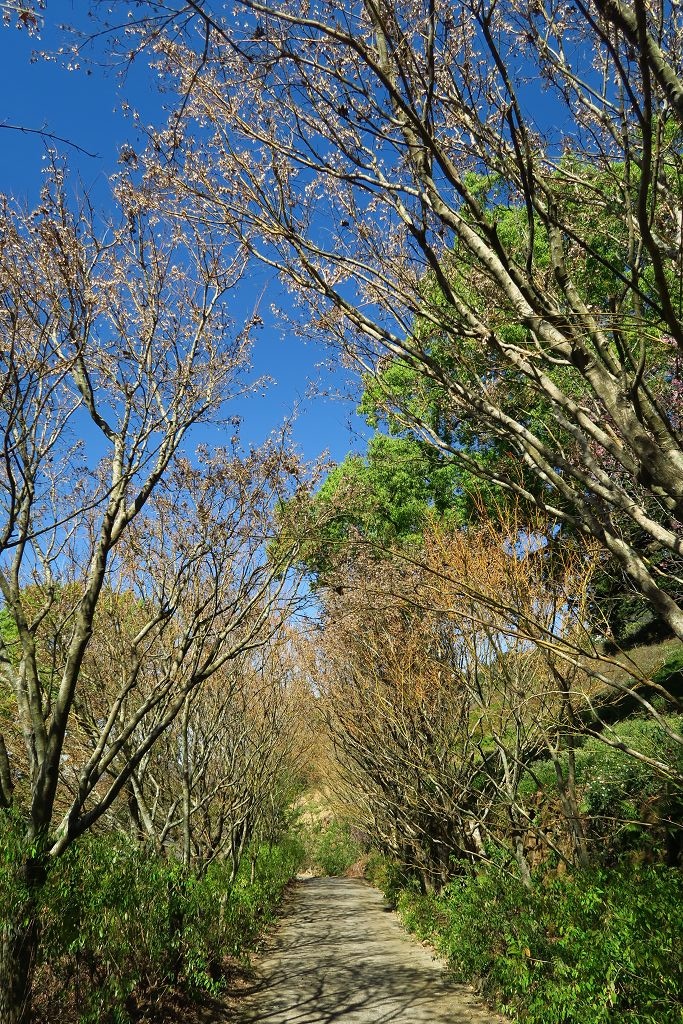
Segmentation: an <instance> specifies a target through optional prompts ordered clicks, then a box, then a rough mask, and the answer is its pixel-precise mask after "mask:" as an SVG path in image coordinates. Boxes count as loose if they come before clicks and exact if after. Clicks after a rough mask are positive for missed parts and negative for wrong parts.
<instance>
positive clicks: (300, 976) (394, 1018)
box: [238, 878, 503, 1024]
mask: <svg viewBox="0 0 683 1024" xmlns="http://www.w3.org/2000/svg"><path fill="white" fill-rule="evenodd" d="M257 966H258V969H259V975H260V978H261V984H260V985H259V986H258V987H257V989H256V990H255V991H254V992H253V993H252V994H250V995H249V996H248V997H247V998H246V999H245V1000H244V1002H243V1003H242V1004H241V1006H240V1010H239V1014H238V1020H239V1022H240V1024H257V1022H258V1024H261V1022H263V1024H336V1022H338V1024H497V1022H500V1021H502V1020H503V1018H502V1017H499V1016H498V1015H497V1014H493V1013H491V1012H489V1011H487V1010H485V1009H483V1008H482V1006H481V1004H480V1003H478V1001H477V999H476V998H475V996H474V995H473V994H472V992H470V991H469V989H468V988H467V987H466V986H462V985H458V986H453V985H448V984H447V983H446V982H445V980H444V978H443V974H442V966H443V965H442V964H441V963H440V962H439V961H435V960H434V959H433V957H432V955H431V953H430V952H429V951H427V950H426V949H424V948H423V947H422V946H421V945H419V943H417V942H415V940H413V939H411V938H410V937H409V936H408V935H406V933H405V932H404V931H403V930H402V928H401V927H400V925H399V924H398V922H397V920H396V918H395V916H394V915H393V914H392V913H390V912H389V911H388V909H387V908H386V907H385V904H384V900H383V899H382V896H381V895H380V894H379V893H378V892H376V891H375V890H374V889H370V888H369V887H368V886H366V885H364V884H363V883H362V882H359V881H356V880H353V879H345V878H310V879H307V880H306V881H303V882H300V883H298V885H297V888H296V889H295V891H294V893H293V895H292V896H291V898H290V902H289V905H288V908H287V911H286V915H285V920H284V922H283V924H282V926H281V927H280V929H279V931H278V933H277V935H276V937H275V940H274V943H273V947H272V949H271V950H270V952H269V953H267V954H266V955H265V956H264V957H263V958H262V959H261V960H260V962H259V964H258V965H257Z"/></svg>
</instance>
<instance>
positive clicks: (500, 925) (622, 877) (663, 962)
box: [398, 868, 683, 1024]
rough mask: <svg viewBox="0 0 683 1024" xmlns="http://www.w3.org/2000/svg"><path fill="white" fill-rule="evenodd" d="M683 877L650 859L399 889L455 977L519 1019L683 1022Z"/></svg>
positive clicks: (412, 921)
mask: <svg viewBox="0 0 683 1024" xmlns="http://www.w3.org/2000/svg"><path fill="white" fill-rule="evenodd" d="M682 901H683V878H681V875H680V873H679V872H677V871H672V870H668V869H665V868H658V869H655V868H647V869H642V870H640V871H638V872H634V871H633V869H630V868H628V869H622V870H619V871H617V870H612V871H604V870H603V871H600V870H594V871H591V872H582V873H577V874H575V875H573V876H571V877H569V876H563V877H558V878H553V879H546V880H545V881H540V882H539V884H538V885H537V886H536V888H535V889H534V890H533V891H529V890H527V889H525V888H524V886H523V885H522V884H521V882H520V881H519V880H518V879H516V878H514V877H512V876H510V875H509V874H505V873H503V872H501V871H498V870H497V869H496V870H493V869H492V870H488V871H482V872H481V873H479V874H477V875H471V876H469V877H465V878H458V879H456V880H455V881H453V882H451V883H450V884H449V886H447V887H446V889H444V890H443V891H442V893H441V894H440V895H439V896H438V897H435V896H424V895H420V894H418V893H415V892H411V891H409V890H407V891H405V892H404V893H402V894H401V896H400V897H399V901H398V904H399V910H400V911H401V912H402V916H403V918H404V920H405V922H406V924H407V925H408V926H410V927H412V928H413V929H414V930H415V931H416V932H417V933H418V934H420V935H421V936H422V937H426V938H430V939H431V940H432V941H433V942H434V943H435V945H436V946H437V948H438V949H439V951H440V952H441V953H442V954H443V955H445V956H446V957H447V958H448V960H449V963H450V967H451V970H452V971H453V973H454V974H455V975H456V977H458V978H459V979H460V980H463V981H472V980H473V979H475V978H478V979H480V980H481V987H482V990H483V992H484V993H485V995H486V996H487V997H488V998H490V999H491V1000H492V1001H495V1002H496V1003H497V1005H498V1006H499V1008H501V1009H503V1010H504V1011H505V1012H507V1013H509V1014H510V1015H511V1017H512V1018H513V1019H516V1020H519V1021H524V1022H526V1024H569V1022H571V1024H617V1022H618V1024H622V1022H627V1024H680V1022H681V1021H682V1020H683V920H682V919H681V915H680V906H681V905H682Z"/></svg>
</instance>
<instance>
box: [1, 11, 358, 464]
mask: <svg viewBox="0 0 683 1024" xmlns="http://www.w3.org/2000/svg"><path fill="white" fill-rule="evenodd" d="M85 7H86V5H84V4H82V3H80V2H76V0H51V2H50V3H49V4H48V9H47V15H46V21H45V24H44V27H43V29H42V31H41V37H40V39H36V38H31V37H29V36H28V34H27V33H26V32H25V31H19V30H17V29H15V28H5V29H2V30H0V95H1V96H2V101H1V104H0V124H2V125H4V126H8V125H16V126H18V127H21V128H25V129H32V130H34V131H38V130H40V131H46V132H50V133H52V134H54V135H57V136H61V137H62V138H64V139H68V140H69V141H70V142H72V143H74V144H75V146H78V147H80V148H81V149H82V150H86V151H87V152H88V153H91V154H94V155H93V156H89V155H86V154H85V153H83V152H80V151H79V150H77V149H75V148H74V147H72V146H68V145H66V144H63V143H59V142H51V141H48V140H46V139H44V138H43V137H41V136H40V135H38V134H24V133H22V132H19V131H15V130H13V129H11V128H9V127H4V128H3V129H2V130H1V131H0V192H4V193H5V194H7V195H12V196H14V197H15V198H16V199H17V200H18V201H19V202H20V203H22V204H26V205H27V206H32V205H33V204H35V202H36V200H37V198H38V195H39V192H40V186H41V181H42V171H43V168H44V166H45V154H46V150H47V148H48V147H50V146H52V147H54V148H55V149H56V150H57V151H58V152H60V153H62V154H64V155H65V156H66V157H67V158H68V163H69V166H70V168H71V177H72V180H73V184H74V187H79V188H83V189H85V190H87V192H88V193H89V194H90V195H91V196H92V197H93V199H94V201H95V204H96V205H97V206H100V207H106V204H107V202H108V197H109V188H108V183H107V181H108V175H109V174H110V173H112V172H113V171H115V170H116V169H117V159H118V152H119V149H120V147H121V145H122V144H123V143H124V142H127V143H130V144H132V145H133V146H135V145H136V143H140V144H141V141H142V140H140V139H138V138H136V131H135V127H134V125H133V124H132V122H131V120H130V117H128V116H126V115H125V114H124V113H123V112H122V109H121V104H122V101H123V100H124V99H125V100H128V102H130V104H131V105H132V106H134V107H136V108H137V109H138V110H140V113H141V115H142V118H143V121H149V120H151V119H153V118H155V117H156V116H159V115H160V112H161V99H160V98H159V96H158V95H157V94H155V92H154V91H153V89H152V87H151V82H152V81H153V79H152V77H151V76H150V75H148V74H146V73H145V71H144V69H143V68H140V70H139V71H136V70H135V69H133V72H132V73H130V74H129V75H128V78H127V81H125V82H121V81H119V79H118V78H117V76H116V75H115V74H114V73H113V72H112V71H111V70H110V71H105V70H104V69H102V70H99V69H97V68H93V69H91V71H90V73H89V74H87V73H86V71H85V70H84V69H83V68H80V69H76V70H68V68H67V67H66V63H67V59H66V58H60V59H59V60H57V61H54V62H50V61H46V60H44V59H34V56H33V55H34V52H35V51H36V50H39V49H43V50H46V51H50V52H54V51H55V50H57V49H58V47H59V46H63V45H64V44H65V42H66V40H65V37H64V35H63V34H62V33H60V32H59V30H58V28H57V26H58V25H59V23H60V22H65V23H69V24H72V23H74V22H78V21H79V15H80V17H81V18H82V13H83V10H84V8H85ZM86 9H87V8H86ZM81 24H82V22H81ZM250 284H251V288H250V289H247V298H246V299H245V302H246V303H248V308H246V309H245V311H244V312H245V316H246V315H248V314H249V313H250V312H251V310H252V308H253V301H254V299H255V297H256V296H259V295H260V294H261V293H262V292H264V297H263V300H262V303H261V308H260V312H261V315H262V317H263V319H264V321H265V323H266V326H265V328H264V330H262V331H261V332H260V334H259V336H258V338H257V340H256V346H255V353H254V357H255V364H256V366H255V369H256V373H257V374H259V375H261V374H266V375H268V376H269V377H271V378H273V379H274V380H275V382H276V383H275V384H274V385H272V386H271V387H270V388H269V389H268V391H267V393H266V395H265V397H253V398H250V399H249V401H248V402H247V403H243V404H241V405H240V406H239V408H238V409H237V412H238V413H239V414H240V415H241V416H242V417H243V421H244V422H243V430H242V434H243V440H244V442H245V443H247V444H249V443H255V444H258V443H259V442H260V441H261V440H262V439H263V438H264V437H265V436H266V435H267V434H268V433H270V431H271V430H273V429H276V428H277V427H278V426H279V425H280V424H281V423H282V422H283V420H284V419H286V418H288V417H290V416H291V414H292V412H293V410H294V408H295V407H298V415H297V419H296V421H295V425H294V438H295V440H296V443H297V445H298V447H299V448H300V450H301V451H302V452H303V454H304V456H305V457H306V458H308V459H314V458H316V457H317V456H318V455H320V454H321V453H322V452H323V451H325V450H328V451H329V452H330V455H331V456H332V458H333V459H335V460H337V461H339V460H341V459H342V458H343V457H344V455H345V454H346V453H347V452H348V451H349V450H352V449H355V450H359V449H360V450H362V449H363V447H364V443H363V439H362V436H361V434H362V432H363V428H364V424H363V423H362V421H360V420H359V419H358V417H356V416H355V415H354V404H353V402H350V401H348V400H347V401H344V400H340V399H338V400H330V399H327V398H324V397H321V396H319V397H310V392H311V390H312V385H313V390H315V385H316V382H317V381H320V382H321V386H322V390H323V391H333V392H344V391H345V390H346V384H345V375H344V374H342V373H341V372H333V371H331V370H330V369H329V368H321V366H320V364H321V363H322V362H324V361H325V360H326V358H327V357H328V354H327V353H325V352H323V351H322V350H321V349H318V348H316V347H315V346H313V345H310V344H308V345H307V344H304V342H302V341H301V340H300V339H298V338H295V337H292V336H291V335H285V334H284V333H283V332H282V331H281V330H280V329H278V327H277V326H276V325H274V324H273V323H272V320H271V319H270V314H269V308H270V304H271V303H275V304H276V305H278V304H280V305H281V304H282V303H284V302H286V301H287V300H286V298H285V297H284V296H283V293H282V290H281V289H280V288H279V287H278V285H277V282H276V281H275V280H273V279H272V277H270V276H268V275H267V273H266V271H265V270H263V269H261V270H255V271H254V272H253V274H252V280H251V282H250ZM251 296H253V298H252V297H251Z"/></svg>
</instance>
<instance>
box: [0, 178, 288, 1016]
mask: <svg viewBox="0 0 683 1024" xmlns="http://www.w3.org/2000/svg"><path fill="white" fill-rule="evenodd" d="M65 194H66V190H65V187H64V185H63V181H62V175H61V171H60V170H59V168H55V169H54V171H53V175H52V179H51V181H50V183H49V184H48V185H47V186H46V188H45V191H44V194H43V197H42V202H41V205H40V207H39V209H38V210H36V211H35V212H33V213H31V214H30V215H25V216H24V215H22V214H20V213H19V212H17V211H15V210H13V209H12V207H11V205H10V203H9V202H8V201H7V200H5V201H4V202H3V211H2V222H1V225H0V231H1V243H0V293H1V295H2V303H1V306H0V317H1V319H2V331H3V346H2V355H1V356H0V358H1V359H2V385H1V388H0V423H1V431H0V437H1V440H2V455H1V461H0V502H1V503H2V505H1V508H2V511H1V514H0V591H1V593H2V600H3V608H2V617H3V620H2V623H3V628H2V637H1V643H0V679H1V684H0V685H1V686H2V706H1V712H0V713H1V726H0V728H1V735H0V804H1V805H2V808H3V812H4V813H3V822H4V825H6V826H7V828H11V829H12V830H13V831H14V832H15V833H16V834H17V836H18V840H17V842H18V850H19V851H20V852H19V853H18V854H17V857H16V858H15V859H16V861H17V863H16V871H17V874H16V882H17V892H18V893H23V894H24V895H23V896H22V898H21V899H20V900H19V906H18V908H16V909H17V913H16V914H14V915H12V914H9V916H6V918H5V919H4V921H3V925H2V932H1V934H0V1020H2V1021H3V1024H4V1022H8V1024H9V1022H14V1021H17V1020H21V1019H23V1017H24V1016H25V1015H26V1013H27V1012H28V1008H27V1007H28V995H29V986H30V976H31V966H32V962H33V959H34V954H35V949H36V942H37V939H38V924H37V921H36V919H35V915H34V913H33V909H32V908H33V904H34V899H35V892H36V889H37V888H38V887H40V885H41V884H42V882H43V881H44V878H45V873H46V868H47V862H48V859H49V858H50V857H54V856H56V855H58V854H60V853H61V852H62V851H63V850H64V849H65V848H66V847H67V846H68V845H69V844H70V843H71V842H72V841H73V840H74V839H75V838H76V837H77V836H78V835H80V834H81V833H82V832H83V831H84V830H85V829H87V828H89V827H90V826H91V825H92V824H93V823H94V822H95V821H96V820H97V819H98V818H99V817H100V816H101V815H102V814H103V813H104V812H105V811H107V810H108V809H109V808H110V807H111V805H112V802H113V801H114V799H115V798H116V796H117V795H118V793H119V792H120V791H121V790H122V789H123V788H124V787H125V786H126V785H127V784H128V783H129V782H130V780H131V779H132V776H133V774H134V773H135V771H136V769H137V767H138V766H139V765H140V764H141V762H142V760H143V759H144V757H145V756H146V754H147V753H148V751H149V750H150V749H151V747H152V745H153V743H154V742H155V740H156V739H157V738H158V737H159V736H160V735H162V734H163V732H164V730H165V729H166V728H167V727H168V726H169V725H170V724H171V722H172V721H173V719H174V718H175V716H176V715H177V714H178V713H179V712H180V711H181V709H182V707H183V703H184V700H185V696H186V695H187V694H188V693H190V692H191V691H192V690H193V689H194V688H195V687H197V686H199V685H201V684H202V682H203V681H204V680H206V679H208V678H209V677H210V676H211V674H212V673H213V672H215V671H216V670H217V669H218V668H220V667H221V666H222V665H224V664H225V663H226V662H228V661H229V660H230V659H231V658H232V657H234V656H236V655H237V654H238V653H239V652H241V651H244V650H249V649H250V648H252V647H254V645H258V644H260V643H263V642H265V640H266V639H267V637H268V635H269V634H270V632H271V631H272V629H273V628H274V626H275V625H277V623H278V622H279V621H281V619H282V614H283V612H282V606H283V604H284V603H286V600H285V597H286V594H287V590H288V587H289V582H288V578H287V564H288V560H287V554H286V553H285V551H284V550H283V551H282V555H281V558H280V559H279V562H278V561H273V560H271V561H270V562H269V561H268V559H267V556H266V553H265V545H266V543H267V540H268V536H269V530H270V526H269V523H270V516H271V514H272V510H273V503H274V502H275V501H276V500H277V498H278V497H282V496H283V493H284V491H285V490H286V491H287V493H291V490H292V489H293V488H296V487H299V486H300V484H301V481H300V475H299V469H298V465H297V464H296V461H295V460H293V459H292V458H291V456H290V455H289V453H288V452H287V451H286V448H283V446H282V445H280V444H275V443H273V444H270V445H267V446H266V447H265V448H264V449H263V450H262V451H260V452H255V453H252V454H251V455H249V456H247V457H244V458H239V457H238V455H237V453H234V454H233V453H227V454H224V453H222V452H221V451H217V452H216V453H215V454H214V455H213V456H212V457H209V456H208V455H207V454H204V455H203V456H202V454H201V453H200V455H199V457H198V459H196V460H194V461H191V460H190V459H189V458H188V457H187V456H186V455H185V456H182V457H181V449H182V447H183V446H184V445H185V446H186V444H187V440H188V438H187V435H188V432H189V431H190V430H191V428H193V427H195V426H196V425H199V424H202V423H204V424H208V423H209V422H212V421H213V422H214V423H217V424H220V423H221V422H222V423H223V424H224V425H225V423H226V421H227V420H228V418H229V417H228V413H229V409H228V408H227V405H226V403H228V401H229V400H230V399H231V398H234V397H235V396H236V395H238V394H241V393H243V392H244V390H245V389H246V388H248V387H249V386H250V385H249V384H248V383H246V382H245V379H244V375H245V373H246V371H247V370H248V360H249V344H248V329H249V324H248V323H247V324H245V325H240V326H239V329H237V330H235V328H234V327H233V325H232V323H231V320H230V315H229V308H228V303H229V301H230V300H231V298H232V294H233V289H234V288H235V287H236V286H237V283H238V281H239V278H240V274H241V270H242V266H243V261H242V258H241V254H240V249H239V246H237V247H235V248H234V249H233V251H232V253H230V252H229V251H228V249H227V247H226V245H225V240H223V241H222V243H221V245H220V246H219V245H217V244H216V243H215V242H214V240H213V239H212V237H211V234H210V232H206V231H204V230H203V229H202V230H200V229H198V228H197V229H195V228H189V227H184V226H182V225H181V223H180V222H179V221H177V220H176V221H171V220H163V219H162V218H161V217H160V216H159V214H158V209H157V207H156V206H155V202H154V197H153V196H152V194H151V193H150V192H149V191H138V190H135V189H133V188H132V187H131V185H130V183H129V182H128V181H126V180H125V179H122V180H120V181H119V182H118V185H117V200H118V203H119V210H120V217H119V220H118V222H117V223H102V224H100V225H98V222H97V218H96V216H95V214H94V212H93V211H91V210H88V209H87V207H83V208H81V209H79V210H78V211H76V212H73V211H72V210H71V209H70V208H69V206H68V204H67V202H66V199H65ZM109 630H111V632H108V631H109Z"/></svg>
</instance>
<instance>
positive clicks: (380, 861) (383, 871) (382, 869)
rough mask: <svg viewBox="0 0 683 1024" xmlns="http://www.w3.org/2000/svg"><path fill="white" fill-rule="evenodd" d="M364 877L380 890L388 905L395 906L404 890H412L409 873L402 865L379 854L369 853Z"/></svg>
mask: <svg viewBox="0 0 683 1024" xmlns="http://www.w3.org/2000/svg"><path fill="white" fill-rule="evenodd" d="M365 877H366V878H367V880H368V882H370V884H371V885H374V886H376V887H377V888H378V889H381V890H382V892H383V893H384V895H385V896H386V898H387V900H389V902H390V903H393V904H396V903H397V901H398V898H399V896H400V895H401V893H402V892H403V891H404V890H412V888H413V883H412V879H411V876H410V873H409V872H408V871H407V869H406V868H405V867H403V865H401V864H399V863H398V862H397V861H395V860H393V858H391V857H385V856H383V855H382V854H380V853H371V854H370V857H369V858H368V862H367V864H366V866H365Z"/></svg>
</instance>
